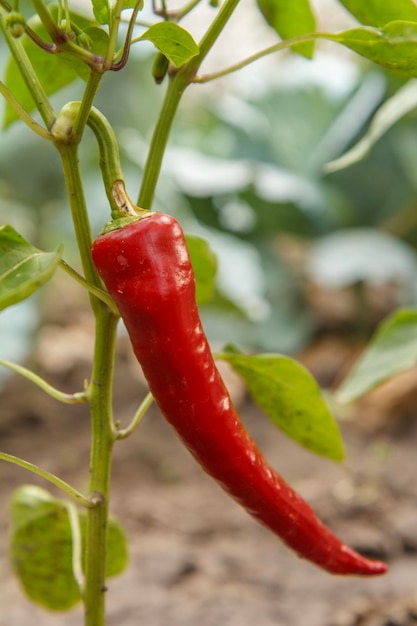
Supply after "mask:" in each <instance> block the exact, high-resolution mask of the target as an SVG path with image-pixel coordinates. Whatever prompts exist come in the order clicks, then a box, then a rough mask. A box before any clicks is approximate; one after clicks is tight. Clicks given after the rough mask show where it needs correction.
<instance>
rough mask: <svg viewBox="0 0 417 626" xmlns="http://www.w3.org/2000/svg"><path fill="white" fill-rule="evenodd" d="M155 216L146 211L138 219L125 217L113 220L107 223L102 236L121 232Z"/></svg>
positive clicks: (101, 233)
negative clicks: (115, 231) (131, 225)
mask: <svg viewBox="0 0 417 626" xmlns="http://www.w3.org/2000/svg"><path fill="white" fill-rule="evenodd" d="M152 215H154V212H153V211H144V210H143V213H141V214H140V215H137V216H136V217H134V216H131V215H126V216H124V217H118V218H116V219H113V220H112V221H111V222H107V224H105V226H104V228H103V229H102V230H101V232H100V235H105V234H106V233H111V232H113V231H114V230H121V229H122V228H126V227H127V226H129V225H130V224H134V223H135V222H139V221H140V220H143V219H147V218H148V217H151V216H152Z"/></svg>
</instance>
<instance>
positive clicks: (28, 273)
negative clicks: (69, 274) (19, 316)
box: [0, 225, 61, 311]
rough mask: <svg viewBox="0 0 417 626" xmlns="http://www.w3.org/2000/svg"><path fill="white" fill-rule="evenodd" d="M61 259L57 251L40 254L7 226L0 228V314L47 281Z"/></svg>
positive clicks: (40, 252)
mask: <svg viewBox="0 0 417 626" xmlns="http://www.w3.org/2000/svg"><path fill="white" fill-rule="evenodd" d="M60 258H61V249H58V250H57V251H56V252H42V251H41V250H38V248H35V247H34V246H32V245H31V244H30V243H28V242H27V241H26V240H25V239H24V238H23V237H22V236H21V235H19V233H18V232H17V231H16V230H15V229H14V228H12V227H11V226H8V225H5V226H2V227H0V311H1V310H3V309H5V308H6V307H8V306H10V305H12V304H16V303H17V302H20V301H21V300H24V299H25V298H28V297H29V296H30V295H31V294H32V293H33V292H34V291H36V290H37V289H39V287H41V286H42V285H43V284H44V283H46V281H48V280H49V279H50V278H51V276H52V275H53V273H54V272H55V270H56V267H57V265H58V263H59V261H60Z"/></svg>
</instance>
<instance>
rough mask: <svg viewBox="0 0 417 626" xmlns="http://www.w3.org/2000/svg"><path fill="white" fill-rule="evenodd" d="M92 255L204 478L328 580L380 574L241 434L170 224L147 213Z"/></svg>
mask: <svg viewBox="0 0 417 626" xmlns="http://www.w3.org/2000/svg"><path fill="white" fill-rule="evenodd" d="M92 255H93V261H94V264H95V266H96V268H97V271H98V273H99V274H100V276H101V278H102V279H103V281H104V283H105V285H106V287H107V289H108V291H109V293H110V294H111V296H112V297H113V299H114V300H115V302H116V304H117V306H118V308H119V311H120V314H121V316H122V318H123V320H124V323H125V325H126V328H127V330H128V333H129V336H130V339H131V342H132V346H133V349H134V352H135V354H136V357H137V359H138V361H139V363H140V364H141V366H142V369H143V372H144V375H145V377H146V380H147V382H148V384H149V388H150V390H151V392H152V394H153V396H154V398H155V400H156V403H157V405H158V407H159V409H160V410H161V412H162V413H163V415H164V416H165V417H166V419H167V420H168V422H169V423H170V424H171V425H172V426H173V428H174V429H175V430H176V432H177V434H178V435H179V436H180V438H181V439H182V440H183V442H184V443H185V445H186V446H187V448H188V449H189V450H190V452H191V453H192V454H193V455H194V457H195V458H196V460H197V461H198V463H200V465H201V466H202V467H203V468H204V469H205V470H206V472H208V474H210V475H211V476H212V477H213V478H214V479H215V480H216V481H217V482H218V483H219V484H220V485H221V486H222V487H223V489H224V490H225V491H227V492H228V493H229V494H230V495H231V496H232V497H233V498H235V499H236V500H237V501H238V502H239V503H240V504H241V505H242V506H243V507H244V508H245V509H246V510H247V511H248V513H250V514H251V515H252V516H253V517H255V518H256V519H257V520H258V521H259V522H261V523H262V524H264V525H265V526H267V527H268V528H269V529H271V530H272V531H273V532H274V533H275V534H276V535H278V536H279V537H280V538H281V539H282V540H283V541H284V542H285V543H286V544H287V545H288V546H289V547H290V548H292V549H293V550H295V551H296V552H297V553H298V554H299V556H301V557H304V558H306V559H308V560H310V561H312V562H314V563H316V564H317V565H319V566H320V567H322V568H324V569H326V570H328V571H329V572H332V573H334V574H356V575H364V576H371V575H375V574H383V573H384V572H385V571H386V570H387V567H386V565H385V563H382V562H380V561H373V560H370V559H368V558H365V557H363V556H361V555H360V554H358V553H357V552H355V551H353V550H351V549H350V548H349V547H348V546H346V545H345V544H344V543H342V542H341V541H340V540H339V539H338V538H337V537H336V536H335V535H334V534H333V533H332V532H331V531H330V530H329V529H328V528H327V527H326V526H324V525H323V524H322V522H321V521H320V520H319V519H318V518H317V517H316V515H315V514H314V512H313V510H312V509H311V507H310V506H309V505H308V504H307V503H306V502H305V501H304V500H303V499H302V498H301V497H300V496H299V495H298V494H297V493H296V492H295V491H294V490H293V489H292V488H291V487H289V485H287V484H286V482H285V481H284V480H283V478H281V476H280V475H279V474H278V473H277V472H276V471H275V470H274V469H272V468H271V467H270V466H269V464H268V463H267V461H266V459H265V458H264V456H263V455H262V453H261V452H260V450H259V449H258V448H257V446H256V444H255V443H254V441H253V440H252V439H251V438H250V436H249V434H248V433H247V432H246V430H245V429H244V427H243V425H242V423H241V421H240V419H239V416H238V414H237V412H236V410H235V408H234V406H233V404H232V402H231V399H230V396H229V394H228V392H227V390H226V388H225V386H224V383H223V381H222V379H221V377H220V374H219V372H218V370H217V368H216V365H215V363H214V360H213V357H212V354H211V351H210V348H209V345H208V342H207V339H206V336H205V334H204V331H203V328H202V325H201V321H200V317H199V313H198V309H197V304H196V300H195V279H194V273H193V269H192V266H191V262H190V258H189V255H188V251H187V247H186V244H185V240H184V235H183V232H182V229H181V227H180V225H179V224H178V222H177V221H176V220H175V219H174V218H173V217H170V216H168V215H163V214H160V213H150V214H147V216H146V217H143V218H142V219H139V220H138V221H135V222H132V223H131V224H129V225H128V226H125V227H123V228H120V229H118V230H113V231H111V232H107V233H105V234H103V235H100V236H99V237H98V238H97V240H96V241H95V242H94V244H93V248H92Z"/></svg>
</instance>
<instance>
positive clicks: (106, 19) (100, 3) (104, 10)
mask: <svg viewBox="0 0 417 626" xmlns="http://www.w3.org/2000/svg"><path fill="white" fill-rule="evenodd" d="M92 5H93V13H94V17H95V18H96V20H97V22H98V23H99V24H110V10H109V2H108V0H92Z"/></svg>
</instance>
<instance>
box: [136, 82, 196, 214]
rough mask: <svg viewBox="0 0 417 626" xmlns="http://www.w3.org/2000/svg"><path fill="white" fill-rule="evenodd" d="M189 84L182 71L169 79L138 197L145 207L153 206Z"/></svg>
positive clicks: (139, 202) (140, 203) (142, 206)
mask: <svg viewBox="0 0 417 626" xmlns="http://www.w3.org/2000/svg"><path fill="white" fill-rule="evenodd" d="M187 84H188V78H187V75H185V74H184V73H183V72H181V71H179V72H177V73H176V74H175V75H174V76H173V77H170V79H169V84H168V88H167V91H166V93H165V98H164V101H163V104H162V108H161V111H160V113H159V116H158V120H157V123H156V125H155V128H154V132H153V135H152V139H151V143H150V146H149V151H148V158H147V160H146V164H145V170H144V172H143V179H142V186H141V190H140V193H139V198H138V205H139V206H140V207H141V208H143V209H150V208H151V207H152V202H153V198H154V195H155V188H156V184H157V182H158V178H159V173H160V171H161V166H162V159H163V156H164V153H165V150H166V146H167V143H168V137H169V133H170V130H171V127H172V123H173V121H174V117H175V113H176V112H177V108H178V105H179V102H180V100H181V96H182V94H183V92H184V89H185V88H186V86H187Z"/></svg>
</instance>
